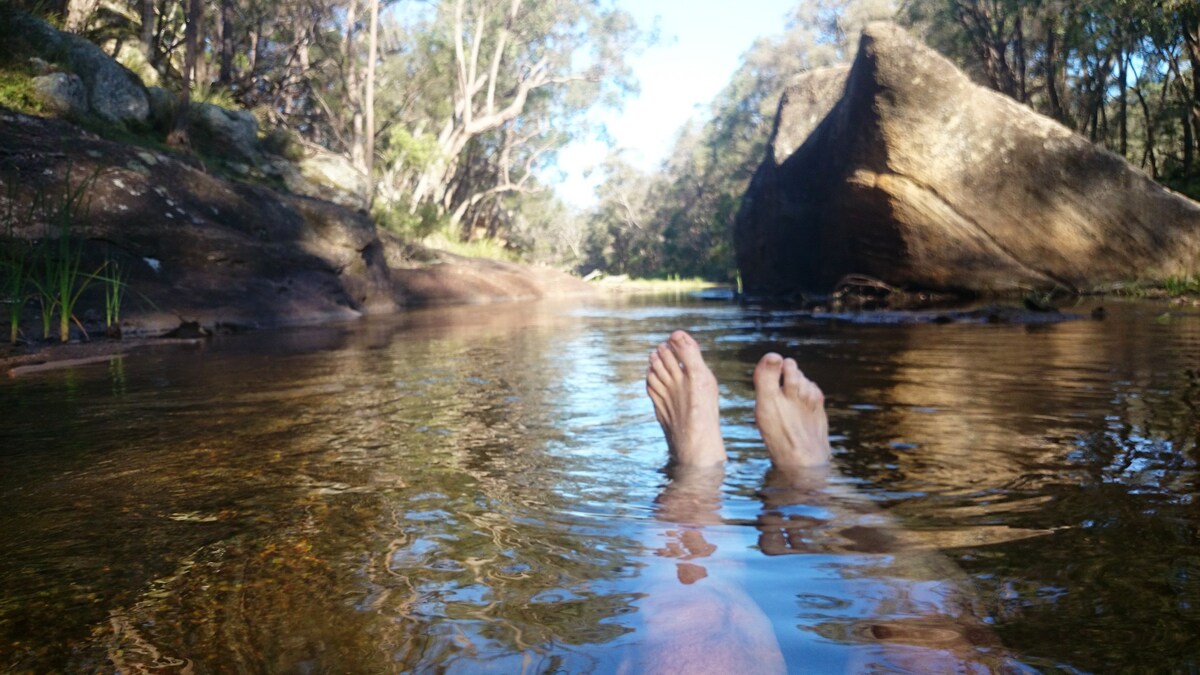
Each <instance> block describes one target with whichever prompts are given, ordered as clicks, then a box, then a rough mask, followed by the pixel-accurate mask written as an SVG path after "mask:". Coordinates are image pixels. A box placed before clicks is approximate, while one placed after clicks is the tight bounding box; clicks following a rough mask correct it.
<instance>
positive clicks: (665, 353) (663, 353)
mask: <svg viewBox="0 0 1200 675" xmlns="http://www.w3.org/2000/svg"><path fill="white" fill-rule="evenodd" d="M656 349H657V352H656V353H657V355H658V364H659V365H661V366H662V370H663V375H664V377H663V380H665V381H668V382H673V381H675V380H678V379H679V377H680V375H681V374H682V369H681V368H680V367H679V357H678V356H676V354H675V352H673V351H671V346H670V345H669V344H667V343H666V342H660V343H658V347H657V348H656Z"/></svg>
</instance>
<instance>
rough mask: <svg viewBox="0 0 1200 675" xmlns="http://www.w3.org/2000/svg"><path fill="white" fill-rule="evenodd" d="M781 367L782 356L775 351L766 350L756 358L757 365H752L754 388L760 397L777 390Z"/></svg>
mask: <svg viewBox="0 0 1200 675" xmlns="http://www.w3.org/2000/svg"><path fill="white" fill-rule="evenodd" d="M782 369H783V357H782V356H780V355H779V354H776V353H775V352H767V353H766V354H763V357H762V358H761V359H759V360H758V365H757V366H755V367H754V390H755V392H757V394H758V396H759V397H760V398H761V397H762V396H763V395H773V394H775V393H777V392H778V391H779V381H780V377H781V376H782Z"/></svg>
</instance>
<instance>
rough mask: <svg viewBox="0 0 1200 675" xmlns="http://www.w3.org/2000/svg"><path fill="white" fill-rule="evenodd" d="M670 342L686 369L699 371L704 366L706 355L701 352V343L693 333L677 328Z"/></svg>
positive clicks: (672, 349)
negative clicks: (689, 333) (693, 336)
mask: <svg viewBox="0 0 1200 675" xmlns="http://www.w3.org/2000/svg"><path fill="white" fill-rule="evenodd" d="M668 344H669V346H670V347H671V351H672V352H674V354H675V356H676V357H677V358H678V359H679V362H680V363H682V364H683V367H684V369H686V370H692V371H697V370H699V369H701V368H703V367H704V356H703V355H702V354H701V353H700V345H699V343H697V342H696V340H695V339H694V338H692V336H691V335H688V334H687V333H686V332H684V331H681V330H677V331H675V332H674V333H671V338H670V340H669V341H668Z"/></svg>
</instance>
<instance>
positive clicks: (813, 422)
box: [754, 352, 830, 469]
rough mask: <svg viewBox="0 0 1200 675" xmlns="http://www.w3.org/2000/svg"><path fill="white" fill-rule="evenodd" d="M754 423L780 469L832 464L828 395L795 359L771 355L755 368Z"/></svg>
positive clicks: (773, 461) (772, 459)
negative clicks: (826, 409) (826, 412)
mask: <svg viewBox="0 0 1200 675" xmlns="http://www.w3.org/2000/svg"><path fill="white" fill-rule="evenodd" d="M754 392H755V403H754V420H755V423H756V424H757V425H758V430H759V431H760V432H761V433H762V437H763V443H765V444H766V446H767V451H768V452H769V453H770V454H771V461H772V463H774V464H775V466H777V467H780V468H784V469H787V468H793V467H796V468H798V467H810V466H823V465H825V464H828V463H829V455H830V450H829V420H828V418H827V417H826V416H825V395H824V394H823V393H822V392H821V388H820V387H818V386H817V385H816V384H815V383H814V382H813V381H812V380H810V379H808V378H807V377H805V376H804V373H802V372H800V368H799V366H797V365H796V362H795V361H794V360H793V359H785V358H783V357H782V356H780V355H779V354H775V353H773V352H772V353H768V354H766V355H765V356H763V357H762V359H761V360H759V362H758V366H757V367H756V368H755V369H754Z"/></svg>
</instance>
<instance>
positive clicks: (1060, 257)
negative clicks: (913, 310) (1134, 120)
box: [735, 24, 1200, 295]
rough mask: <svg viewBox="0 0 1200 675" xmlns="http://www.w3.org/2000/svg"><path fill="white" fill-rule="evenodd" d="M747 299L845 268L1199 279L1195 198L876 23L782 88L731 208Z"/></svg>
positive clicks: (912, 279)
mask: <svg viewBox="0 0 1200 675" xmlns="http://www.w3.org/2000/svg"><path fill="white" fill-rule="evenodd" d="M735 240H736V246H737V255H738V267H739V268H740V270H741V275H742V280H743V283H744V285H745V289H746V291H747V293H750V294H758V295H789V294H797V293H800V294H822V293H826V292H828V291H830V290H832V289H833V288H834V286H835V285H836V284H837V283H838V281H839V280H840V279H842V278H843V277H844V276H845V275H847V274H867V275H870V276H873V277H876V278H878V279H881V280H883V281H885V282H888V283H890V284H892V285H896V286H902V287H907V288H920V289H933V290H949V291H966V292H983V293H989V292H1006V291H1015V290H1028V289H1051V288H1064V289H1067V290H1073V291H1081V290H1092V289H1096V288H1100V287H1103V286H1105V285H1107V284H1111V283H1115V282H1123V281H1130V280H1154V279H1163V278H1166V277H1170V276H1182V275H1194V274H1196V273H1197V272H1198V271H1200V205H1198V204H1196V203H1195V202H1192V201H1191V200H1188V199H1186V198H1184V197H1181V196H1180V195H1177V194H1175V193H1173V192H1171V191H1170V190H1167V189H1165V188H1163V187H1161V186H1159V185H1158V184H1156V183H1155V182H1154V181H1152V180H1151V179H1150V178H1149V177H1148V176H1146V175H1145V174H1144V173H1142V172H1141V171H1140V170H1138V169H1137V168H1135V167H1133V166H1132V165H1130V164H1128V163H1127V162H1126V161H1125V160H1124V159H1122V158H1121V157H1118V156H1117V155H1115V154H1113V153H1110V152H1108V151H1106V150H1103V149H1101V148H1099V147H1098V146H1095V145H1093V144H1092V143H1090V142H1089V141H1088V140H1087V139H1085V138H1083V137H1081V136H1079V135H1077V134H1074V133H1073V132H1071V131H1070V130H1069V129H1067V128H1066V127H1064V126H1062V125H1061V124H1059V123H1057V122H1055V121H1053V120H1051V119H1049V118H1047V117H1044V116H1042V115H1039V114H1037V113H1035V112H1033V111H1031V110H1029V109H1027V108H1025V107H1024V106H1022V105H1021V104H1019V103H1017V102H1016V101H1013V100H1012V99H1009V98H1007V97H1005V96H1003V95H1001V94H999V93H996V92H994V91H991V90H989V89H985V88H983V87H980V86H977V85H975V84H973V83H972V82H971V81H970V80H969V79H968V78H967V77H966V75H964V74H963V73H962V72H960V71H959V70H958V69H956V68H955V67H954V65H953V64H951V63H950V62H949V61H947V60H946V59H944V58H943V57H941V56H940V55H938V54H937V53H935V52H934V51H932V50H930V49H929V48H927V47H925V46H924V45H923V44H921V43H920V42H919V41H917V40H915V39H914V38H912V37H911V36H909V35H908V34H906V33H905V32H904V31H902V30H901V29H899V28H897V27H895V26H893V25H890V24H872V25H871V26H868V28H867V29H866V30H865V31H863V36H862V40H861V43H860V45H859V51H858V55H857V57H856V58H855V61H854V63H853V65H852V66H851V68H850V69H849V70H845V69H824V70H817V71H813V72H811V73H808V74H806V75H805V76H803V77H802V78H801V79H799V80H797V81H796V82H795V83H794V84H793V85H792V86H791V87H790V88H789V89H788V91H787V92H785V94H784V96H783V98H782V100H781V102H780V107H779V112H778V114H777V116H776V122H775V129H774V131H773V133H772V139H771V143H770V144H769V147H768V152H767V157H766V158H765V159H764V161H763V163H762V165H761V166H760V167H759V169H758V171H757V172H756V174H755V176H754V179H753V181H752V182H751V184H750V188H749V189H748V191H747V193H746V196H745V198H744V200H743V203H742V208H741V211H740V213H739V214H738V220H737V226H736V233H735Z"/></svg>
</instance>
